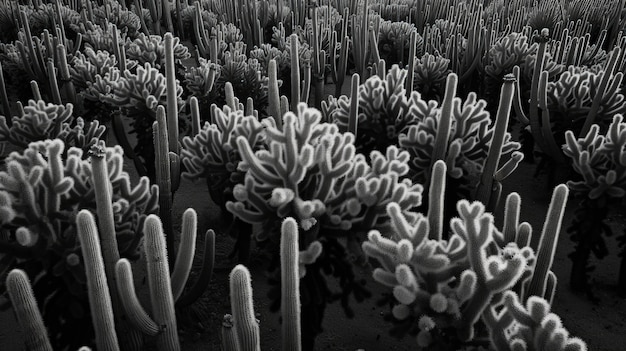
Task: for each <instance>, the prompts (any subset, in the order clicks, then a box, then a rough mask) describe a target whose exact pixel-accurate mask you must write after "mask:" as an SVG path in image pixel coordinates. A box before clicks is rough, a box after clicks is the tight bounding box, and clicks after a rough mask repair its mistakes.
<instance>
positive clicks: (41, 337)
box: [5, 269, 52, 351]
mask: <svg viewBox="0 0 626 351" xmlns="http://www.w3.org/2000/svg"><path fill="white" fill-rule="evenodd" d="M5 284H6V287H7V290H8V292H9V297H10V298H11V303H12V304H13V310H14V311H15V315H16V316H17V322H18V323H19V325H20V327H21V328H22V331H23V332H24V335H25V339H26V340H25V341H24V343H25V345H26V349H27V350H32V351H52V345H51V344H50V340H49V339H48V331H47V330H46V327H45V325H44V324H43V318H42V317H41V313H39V309H38V308H37V301H36V300H35V294H34V293H33V287H32V286H31V284H30V281H29V280H28V276H27V275H26V272H24V271H23V270H20V269H13V270H11V272H9V274H8V275H7V281H6V283H5Z"/></svg>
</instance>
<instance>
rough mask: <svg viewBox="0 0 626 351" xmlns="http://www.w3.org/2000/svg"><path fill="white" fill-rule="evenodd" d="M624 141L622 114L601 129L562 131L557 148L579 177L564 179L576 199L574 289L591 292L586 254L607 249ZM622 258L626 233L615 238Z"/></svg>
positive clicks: (622, 174) (625, 280) (622, 178)
mask: <svg viewBox="0 0 626 351" xmlns="http://www.w3.org/2000/svg"><path fill="white" fill-rule="evenodd" d="M625 144H626V123H624V121H623V117H622V115H616V116H615V117H614V118H613V122H612V123H611V124H610V125H609V127H608V130H607V132H606V134H604V135H603V134H600V127H599V126H598V125H593V126H592V127H591V130H590V131H589V133H587V135H585V136H583V137H581V138H576V137H575V136H574V133H573V132H572V131H567V133H566V144H565V145H563V152H564V153H565V155H566V156H567V157H568V158H569V159H570V160H571V162H572V166H573V168H574V170H575V171H576V172H577V173H578V174H579V175H580V176H582V179H580V180H577V181H570V182H568V186H569V187H570V188H571V189H572V191H573V192H574V194H575V195H576V196H577V197H578V198H579V201H580V202H579V204H578V208H577V209H576V216H575V217H574V219H573V220H572V223H571V226H570V228H569V232H570V234H571V239H572V241H574V243H575V244H576V246H575V250H574V252H572V253H571V254H570V256H569V257H570V258H571V259H572V263H573V265H572V271H571V276H570V286H571V287H572V288H573V289H574V290H578V291H585V292H587V293H589V295H590V296H592V297H593V292H592V290H591V289H592V285H591V284H590V279H589V277H588V274H589V273H590V272H591V271H592V269H593V267H592V266H591V263H590V256H591V254H592V253H593V254H594V255H595V256H596V257H597V258H598V259H602V258H604V257H606V256H607V255H608V254H609V247H608V245H607V243H606V241H605V239H604V237H609V236H611V235H612V234H613V231H612V229H611V227H610V226H609V224H608V223H607V218H608V215H609V211H610V209H611V208H613V207H617V206H619V203H620V201H621V199H623V198H624V196H625V195H626V164H624V156H623V154H624V145H625ZM619 242H620V247H621V248H622V252H621V253H620V256H621V257H622V260H623V261H624V260H625V258H624V257H626V253H625V252H626V234H623V235H622V236H621V237H620V238H619ZM619 288H620V292H621V293H623V292H624V291H626V270H625V269H621V270H620V273H619Z"/></svg>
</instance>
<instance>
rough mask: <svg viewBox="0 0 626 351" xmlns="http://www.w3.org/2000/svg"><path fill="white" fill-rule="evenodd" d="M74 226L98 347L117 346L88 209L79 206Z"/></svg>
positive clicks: (95, 232) (111, 348)
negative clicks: (78, 241)
mask: <svg viewBox="0 0 626 351" xmlns="http://www.w3.org/2000/svg"><path fill="white" fill-rule="evenodd" d="M76 227H77V232H78V237H79V239H80V244H81V245H80V247H81V251H82V253H83V260H84V262H85V275H86V276H87V291H88V292H89V306H90V310H91V317H92V321H93V326H94V330H95V332H96V345H98V350H106V351H116V350H119V349H120V348H119V346H118V341H117V334H116V333H115V320H114V317H113V305H112V303H111V295H110V294H109V285H108V282H107V277H106V273H105V269H104V260H103V258H102V250H101V249H100V237H99V234H98V228H97V227H96V221H95V219H94V218H93V215H92V214H91V212H89V211H87V210H82V211H80V212H79V213H78V215H77V216H76Z"/></svg>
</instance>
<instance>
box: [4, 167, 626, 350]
mask: <svg viewBox="0 0 626 351" xmlns="http://www.w3.org/2000/svg"><path fill="white" fill-rule="evenodd" d="M127 164H128V165H130V164H131V163H129V162H127ZM534 169H535V166H534V165H532V164H528V163H523V164H522V165H521V166H520V168H519V169H518V170H517V171H516V172H515V173H514V174H513V175H512V176H511V177H510V178H509V179H507V181H506V182H505V183H504V192H503V194H508V193H509V192H513V191H515V192H518V193H519V194H520V195H521V197H522V214H521V220H522V221H527V222H529V223H531V225H532V226H533V228H535V231H536V232H540V230H541V227H542V224H543V220H544V217H545V213H546V212H547V208H548V202H549V200H550V193H551V190H547V189H546V185H545V178H541V177H539V178H534V177H533V173H534ZM126 170H127V171H128V172H129V173H131V174H134V170H133V169H132V166H128V167H127V169H126ZM134 178H135V180H136V176H134ZM503 198H504V196H503ZM575 206H576V201H575V200H571V201H570V203H569V204H568V208H567V212H566V214H565V218H564V222H563V223H564V228H563V231H562V232H561V237H560V245H559V246H558V249H557V255H556V258H555V261H554V266H553V270H554V271H555V273H556V276H557V277H558V278H559V284H558V288H557V293H556V297H555V300H554V304H553V310H554V312H556V313H557V314H559V315H560V316H561V318H562V319H563V322H564V324H565V326H566V327H567V328H568V329H569V331H570V332H571V333H572V334H573V335H575V336H579V337H581V338H583V339H584V340H585V341H586V342H587V343H588V345H589V350H593V351H596V350H597V351H619V350H625V349H626V300H625V299H623V298H620V297H619V296H618V294H617V292H616V288H615V287H616V280H617V272H618V270H619V258H618V257H617V254H616V251H617V244H616V241H615V240H614V239H613V238H610V239H609V242H608V243H607V244H608V247H609V249H610V251H611V254H610V256H609V257H607V258H606V259H604V260H602V261H600V262H597V263H596V264H595V265H596V269H595V271H594V272H593V273H592V277H593V280H594V282H593V286H594V292H595V294H596V296H597V297H598V298H599V299H600V302H599V303H597V304H594V303H592V302H590V301H589V300H588V299H587V297H586V296H584V295H577V294H574V293H572V292H571V291H570V290H569V288H568V277H569V270H570V268H571V262H570V260H569V259H568V258H567V254H568V253H569V252H571V251H572V247H573V246H572V244H571V242H570V240H569V238H568V236H567V235H566V233H565V228H566V227H567V226H568V225H569V223H570V222H571V220H572V215H573V212H574V209H575ZM188 207H193V208H194V209H195V210H196V211H197V212H198V218H199V228H198V229H199V231H205V230H206V229H207V228H215V229H216V232H217V245H216V253H217V255H216V266H215V272H214V274H213V278H212V281H211V284H210V286H209V288H208V290H207V291H206V292H205V294H204V296H203V297H202V299H201V301H200V302H198V303H196V305H194V306H193V308H192V309H189V310H187V311H182V313H180V316H179V320H180V321H181V322H182V319H192V320H193V318H186V317H189V316H194V315H195V316H200V318H199V319H196V321H195V322H193V323H180V324H182V326H181V333H180V335H181V340H182V344H183V350H185V351H195V350H219V349H220V346H219V345H220V344H219V328H220V325H221V319H222V316H223V315H224V314H225V313H229V310H230V307H229V301H228V300H229V295H228V273H229V272H230V270H231V269H232V267H234V265H235V264H236V262H234V261H232V260H229V259H228V258H227V256H228V253H229V252H230V250H231V248H232V246H233V244H234V240H233V238H231V237H229V236H228V235H227V234H226V233H225V232H224V230H223V228H220V226H219V225H216V223H219V222H220V221H219V218H220V212H219V211H220V210H219V208H217V207H216V206H215V205H214V204H213V203H212V202H211V200H210V197H209V195H208V192H207V189H206V185H205V184H204V183H198V184H193V183H190V182H188V181H183V182H182V184H181V187H180V189H179V191H178V192H177V193H176V195H175V203H174V211H175V213H174V218H175V220H178V221H180V216H181V214H182V212H183V211H184V210H185V209H186V208H188ZM500 211H501V209H500ZM496 218H501V214H496ZM177 224H178V225H180V223H177ZM625 224H626V211H624V208H622V209H620V211H619V213H614V214H613V215H612V217H611V225H612V226H614V230H616V232H618V233H619V232H621V231H622V230H623V229H624V226H625ZM498 225H500V224H498ZM258 260H259V259H258V258H257V257H256V256H254V253H253V258H252V259H251V260H250V264H249V268H250V269H251V272H252V278H253V289H254V300H255V310H256V312H257V314H258V318H259V319H260V327H261V338H262V339H261V343H262V349H263V350H264V351H270V350H278V349H279V346H278V345H279V344H280V325H279V323H278V315H277V314H274V313H271V312H269V304H268V302H267V298H266V295H267V291H268V288H269V286H268V284H267V281H266V279H265V277H264V275H263V271H262V268H261V267H262V266H263V265H262V264H260V263H261V262H259V261H258ZM143 267H145V266H144V262H138V263H136V264H135V267H134V270H135V272H137V273H138V274H137V275H136V280H137V283H138V284H141V283H140V282H141V281H142V280H143V276H145V269H143ZM358 273H359V274H360V275H361V276H362V277H364V278H366V279H367V285H368V286H369V287H370V289H371V290H372V292H373V296H374V297H376V296H380V293H381V292H382V291H383V289H381V288H380V287H378V286H377V285H376V284H375V282H374V281H373V280H372V279H370V278H369V275H368V273H367V272H365V271H364V270H363V271H361V272H358ZM144 290H145V289H144ZM144 299H145V296H144ZM374 301H375V298H372V299H370V301H369V302H365V303H362V304H357V303H353V304H352V306H353V307H354V308H355V312H356V318H354V319H346V318H345V317H344V314H343V312H342V310H341V307H340V306H339V305H338V304H333V305H331V306H329V308H328V309H327V315H326V318H325V320H324V329H325V331H324V333H323V334H321V335H320V336H319V337H318V340H317V347H316V349H318V350H356V349H358V348H362V349H365V350H367V351H376V350H414V349H415V341H414V339H413V338H408V339H404V340H402V341H399V340H396V339H394V338H392V337H390V336H389V335H388V334H387V331H388V329H389V325H388V324H386V323H385V322H384V321H383V320H382V317H381V314H382V312H383V308H381V307H377V306H376V305H375V303H374ZM197 320H201V322H197ZM16 325H17V324H16V321H15V318H14V316H13V313H12V312H11V311H9V312H5V313H2V314H0V350H2V351H18V350H22V349H23V347H22V341H21V340H22V338H21V335H20V331H19V330H17V329H16Z"/></svg>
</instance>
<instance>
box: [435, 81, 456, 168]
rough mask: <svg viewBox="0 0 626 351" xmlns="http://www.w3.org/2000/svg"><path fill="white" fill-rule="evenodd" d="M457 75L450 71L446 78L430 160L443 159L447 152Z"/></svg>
mask: <svg viewBox="0 0 626 351" xmlns="http://www.w3.org/2000/svg"><path fill="white" fill-rule="evenodd" d="M458 81H459V77H458V76H457V75H456V74H455V73H450V74H449V75H448V79H447V80H446V92H445V94H444V96H443V102H442V106H441V116H440V118H439V124H438V125H437V136H436V137H435V147H434V150H433V157H432V160H433V161H432V162H433V164H434V163H435V162H437V160H445V157H446V153H447V152H448V143H449V142H450V141H449V139H450V129H451V127H452V108H453V106H452V103H453V101H454V98H455V96H456V87H457V84H458Z"/></svg>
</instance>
